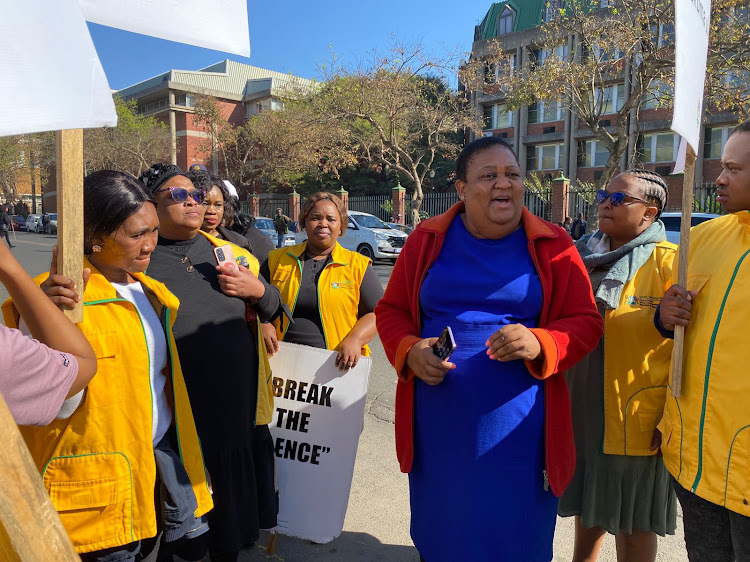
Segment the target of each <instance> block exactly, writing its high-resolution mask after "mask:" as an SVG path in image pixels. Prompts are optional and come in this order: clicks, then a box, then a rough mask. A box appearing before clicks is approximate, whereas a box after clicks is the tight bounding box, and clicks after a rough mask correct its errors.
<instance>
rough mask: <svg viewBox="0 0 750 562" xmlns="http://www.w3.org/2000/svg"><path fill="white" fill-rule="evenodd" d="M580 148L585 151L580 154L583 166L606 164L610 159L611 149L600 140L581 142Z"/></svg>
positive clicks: (590, 166)
mask: <svg viewBox="0 0 750 562" xmlns="http://www.w3.org/2000/svg"><path fill="white" fill-rule="evenodd" d="M579 150H581V151H582V152H583V154H579V156H581V158H580V159H579V162H580V163H581V167H584V168H592V167H599V166H604V165H605V164H606V163H607V160H609V151H608V150H607V149H606V148H605V147H604V145H603V144H602V143H600V142H599V141H595V140H590V141H586V142H584V143H581V145H580V148H579Z"/></svg>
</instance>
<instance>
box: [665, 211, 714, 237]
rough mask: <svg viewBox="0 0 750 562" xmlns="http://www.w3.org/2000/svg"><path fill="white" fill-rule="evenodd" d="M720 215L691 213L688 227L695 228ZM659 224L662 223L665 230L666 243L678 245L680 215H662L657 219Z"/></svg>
mask: <svg viewBox="0 0 750 562" xmlns="http://www.w3.org/2000/svg"><path fill="white" fill-rule="evenodd" d="M720 216H721V215H715V214H713V213H692V214H691V219H690V226H691V228H692V227H693V226H697V225H699V224H700V223H702V222H706V221H708V220H711V219H715V218H716V217H720ZM659 219H660V220H661V222H663V223H664V228H665V229H666V230H667V242H671V243H672V244H679V243H680V224H681V223H682V213H662V214H661V216H660V217H659Z"/></svg>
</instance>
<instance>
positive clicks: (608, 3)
mask: <svg viewBox="0 0 750 562" xmlns="http://www.w3.org/2000/svg"><path fill="white" fill-rule="evenodd" d="M614 5H615V2H614V0H599V8H611V7H612V6H614Z"/></svg>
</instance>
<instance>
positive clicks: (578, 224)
mask: <svg viewBox="0 0 750 562" xmlns="http://www.w3.org/2000/svg"><path fill="white" fill-rule="evenodd" d="M587 226H588V224H587V223H586V221H585V220H583V213H578V218H577V219H576V220H575V221H573V224H571V225H570V235H571V236H572V237H573V240H578V239H579V238H581V236H583V235H584V234H586V227H587Z"/></svg>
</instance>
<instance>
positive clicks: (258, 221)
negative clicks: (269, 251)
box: [255, 217, 294, 247]
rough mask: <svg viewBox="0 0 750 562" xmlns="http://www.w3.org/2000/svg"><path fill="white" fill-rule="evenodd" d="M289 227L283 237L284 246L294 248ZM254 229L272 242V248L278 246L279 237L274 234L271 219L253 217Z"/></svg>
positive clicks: (274, 229) (292, 236)
mask: <svg viewBox="0 0 750 562" xmlns="http://www.w3.org/2000/svg"><path fill="white" fill-rule="evenodd" d="M289 226H290V228H289V233H288V234H285V235H284V246H294V233H293V232H292V228H291V226H292V225H291V224H290V225H289ZM255 228H257V229H258V230H260V231H261V232H262V233H263V234H265V235H266V236H268V237H269V238H270V239H271V242H273V245H274V247H275V246H276V245H277V244H278V242H279V235H278V234H276V228H275V227H274V226H273V219H271V218H268V217H255Z"/></svg>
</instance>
